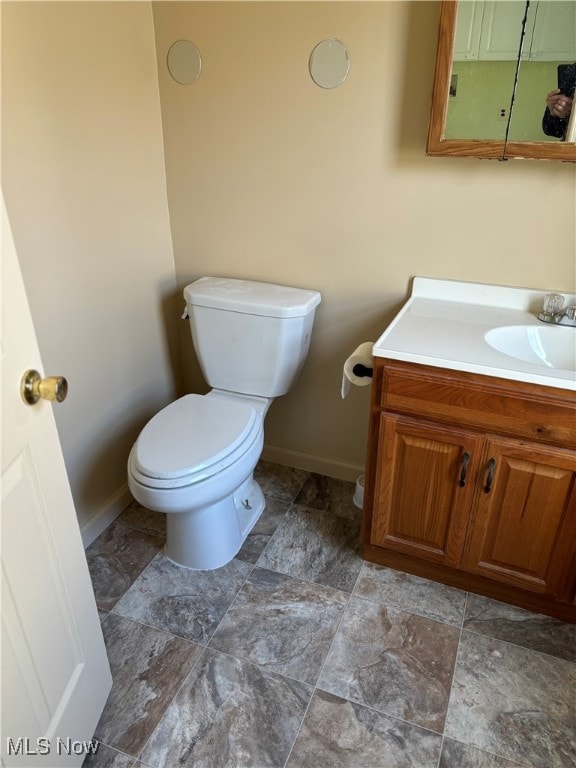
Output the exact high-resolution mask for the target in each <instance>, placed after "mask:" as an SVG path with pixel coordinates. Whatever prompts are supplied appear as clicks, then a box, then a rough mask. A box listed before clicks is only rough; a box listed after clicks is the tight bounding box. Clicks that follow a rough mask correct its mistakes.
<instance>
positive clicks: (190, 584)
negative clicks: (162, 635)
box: [114, 552, 253, 643]
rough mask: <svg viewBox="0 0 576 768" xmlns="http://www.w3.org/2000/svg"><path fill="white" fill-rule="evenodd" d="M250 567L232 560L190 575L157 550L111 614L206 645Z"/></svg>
mask: <svg viewBox="0 0 576 768" xmlns="http://www.w3.org/2000/svg"><path fill="white" fill-rule="evenodd" d="M252 567H253V566H252V565H250V564H249V563H244V562H242V560H232V561H231V562H229V563H228V564H227V565H224V566H222V568H217V569H216V570H213V571H192V570H190V569H188V568H182V567H181V566H178V565H176V564H175V563H173V562H172V561H171V560H169V559H168V558H167V557H166V555H165V554H164V553H163V552H159V553H158V555H157V556H156V557H155V558H154V560H152V562H151V563H150V565H148V567H147V568H146V569H145V570H144V571H143V572H142V574H141V575H140V577H139V578H138V579H137V580H136V581H135V582H134V584H133V585H132V587H131V588H130V589H129V590H128V592H126V594H125V595H124V597H123V598H122V599H121V600H119V601H118V603H117V604H116V606H115V608H114V613H117V614H119V615H120V616H125V617H126V618H129V619H135V620H136V621H140V622H142V623H143V624H148V625H150V626H152V627H157V628H158V629H164V630H166V631H167V632H172V633H173V634H175V635H179V636H180V637H184V638H187V639H188V640H194V641H196V642H199V643H206V642H207V641H208V640H209V639H210V638H211V637H212V634H213V632H214V630H215V629H216V627H217V626H218V624H219V623H220V620H221V619H222V617H223V616H224V614H225V613H226V611H227V609H228V606H229V605H230V603H231V602H232V600H233V599H234V598H235V597H236V593H237V592H238V590H239V589H240V587H241V586H242V584H244V582H245V581H246V579H247V577H248V574H249V573H250V571H251V570H252Z"/></svg>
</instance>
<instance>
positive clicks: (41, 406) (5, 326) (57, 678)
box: [0, 198, 112, 768]
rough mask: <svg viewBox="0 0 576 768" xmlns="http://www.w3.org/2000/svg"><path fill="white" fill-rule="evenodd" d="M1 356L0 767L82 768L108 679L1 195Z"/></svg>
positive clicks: (109, 681)
mask: <svg viewBox="0 0 576 768" xmlns="http://www.w3.org/2000/svg"><path fill="white" fill-rule="evenodd" d="M0 353H1V355H2V508H1V531H2V539H1V548H2V558H1V559H2V678H1V682H2V730H1V740H2V743H1V759H2V766H7V768H12V766H26V768H34V767H35V766H57V768H64V766H80V765H81V764H82V762H83V760H84V758H85V756H86V751H87V750H89V749H90V748H91V744H90V739H91V737H92V734H93V733H94V730H95V728H96V724H97V722H98V718H99V716H100V714H101V712H102V708H103V706H104V703H105V701H106V698H107V696H108V693H109V691H110V687H111V684H112V678H111V674H110V666H109V664H108V659H107V656H106V650H105V646H104V640H103V637H102V630H101V628H100V622H99V619H98V611H97V608H96V603H95V599H94V593H93V591H92V585H91V582H90V577H89V574H88V567H87V564H86V558H85V555H84V550H83V548H82V540H81V537H80V529H79V526H78V521H77V518H76V513H75V510H74V503H73V501H72V496H71V493H70V487H69V485H68V478H67V476H66V470H65V467H64V461H63V458H62V452H61V449H60V442H59V439H58V434H57V431H56V424H55V421H54V415H53V413H52V407H53V406H52V403H50V402H47V401H46V400H40V401H39V402H38V403H37V404H36V405H27V404H25V403H24V400H23V399H22V397H21V395H20V381H21V379H22V376H23V374H24V372H25V371H26V370H27V369H36V370H38V371H39V372H40V373H42V371H43V369H42V362H41V359H40V354H39V351H38V345H37V343H36V337H35V334H34V328H33V325H32V319H31V315H30V310H29V306H28V302H27V298H26V294H25V290H24V285H23V282H22V275H21V273H20V267H19V264H18V259H17V255H16V250H15V247H14V242H13V239H12V234H11V231H10V226H9V223H8V218H7V215H6V208H5V205H4V199H3V198H2V331H1V337H0ZM55 407H58V408H65V407H66V403H65V402H64V403H62V404H57V405H56V406H55Z"/></svg>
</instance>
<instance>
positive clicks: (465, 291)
mask: <svg viewBox="0 0 576 768" xmlns="http://www.w3.org/2000/svg"><path fill="white" fill-rule="evenodd" d="M546 293H548V291H545V290H542V291H538V290H534V289H530V288H514V287H508V286H502V285H488V284H484V283H463V282H459V281H456V280H437V279H432V278H426V277H416V278H414V281H413V285H412V293H411V296H410V298H409V299H408V301H407V302H406V304H405V305H404V307H403V308H402V309H401V310H400V312H399V313H398V314H397V315H396V317H395V318H394V320H393V321H392V322H391V323H390V325H389V326H388V328H386V330H385V331H384V333H383V334H382V335H381V336H380V338H379V339H378V341H376V343H375V344H374V347H373V349H372V354H373V355H374V357H385V358H389V359H392V360H404V361H406V362H411V363H420V364H423V365H432V366H435V367H438V368H448V369H451V370H455V371H467V372H468V373H480V374H484V375H486V376H496V377H499V378H503V379H511V380H513V381H526V382H530V383H533V384H544V385H546V386H550V387H559V388H561V389H571V390H574V391H576V373H575V372H574V371H571V370H562V369H558V368H549V367H547V366H546V365H544V364H542V365H540V364H537V363H529V362H524V361H522V360H518V359H516V358H515V357H511V356H509V355H506V354H503V353H502V352H498V351H497V350H496V349H494V348H493V347H491V346H490V345H489V344H488V343H487V342H486V340H485V339H484V335H485V334H486V333H487V332H488V331H490V330H491V329H493V328H498V327H502V326H510V325H535V326H543V325H546V324H545V323H542V322H540V321H539V320H538V318H537V315H538V313H539V312H540V311H541V309H542V302H543V299H544V296H545V294H546ZM564 296H565V297H566V299H567V301H568V303H569V304H574V303H576V295H573V294H572V295H571V294H564ZM551 327H554V326H551ZM570 330H571V331H573V332H574V344H575V345H576V328H571V329H570Z"/></svg>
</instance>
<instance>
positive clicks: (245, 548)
mask: <svg viewBox="0 0 576 768" xmlns="http://www.w3.org/2000/svg"><path fill="white" fill-rule="evenodd" d="M289 506H290V505H289V503H288V502H285V501H278V500H277V499H272V498H267V499H266V506H265V508H264V511H263V512H262V514H261V515H260V517H259V518H258V520H257V521H256V525H255V526H254V528H252V530H251V531H250V533H249V534H248V536H247V537H246V540H245V541H244V544H243V545H242V547H241V549H240V552H238V554H237V555H236V557H237V558H238V559H239V560H244V561H245V562H246V563H255V562H256V560H258V558H259V557H260V555H261V554H262V552H263V551H264V549H265V548H266V545H267V544H268V542H269V541H270V538H271V536H272V534H273V533H274V531H275V530H276V528H278V525H279V524H280V522H281V520H282V518H283V517H284V515H285V514H286V512H287V511H288V507H289Z"/></svg>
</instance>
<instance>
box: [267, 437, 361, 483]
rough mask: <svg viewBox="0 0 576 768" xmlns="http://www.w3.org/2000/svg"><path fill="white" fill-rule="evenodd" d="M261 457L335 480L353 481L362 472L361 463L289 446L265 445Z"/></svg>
mask: <svg viewBox="0 0 576 768" xmlns="http://www.w3.org/2000/svg"><path fill="white" fill-rule="evenodd" d="M262 459H263V460H264V461H270V462H272V463H274V464H282V465H284V466H286V467H295V468H296V469H304V470H306V471H307V472H315V473H316V474H318V475H326V476H327V477H335V478H336V479H337V480H348V481H350V482H352V483H355V482H356V480H357V479H358V476H359V475H361V474H363V473H364V471H365V470H364V465H363V464H352V463H351V462H348V461H338V460H337V459H329V458H327V457H326V456H314V455H313V454H311V453H303V452H301V451H292V450H290V449H289V448H278V447H276V446H274V445H265V446H264V450H263V451H262Z"/></svg>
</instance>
